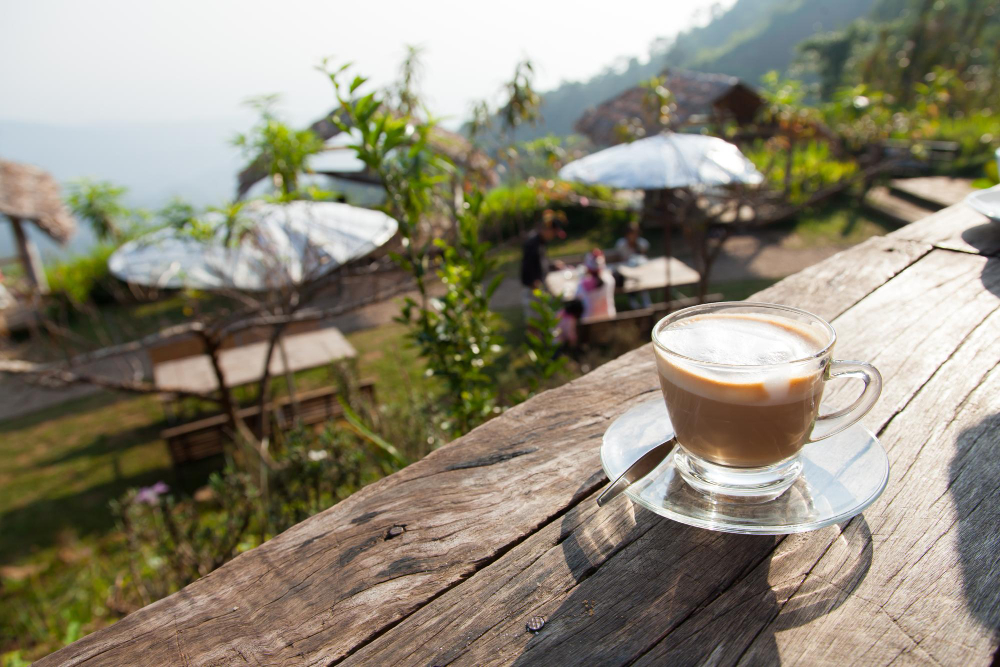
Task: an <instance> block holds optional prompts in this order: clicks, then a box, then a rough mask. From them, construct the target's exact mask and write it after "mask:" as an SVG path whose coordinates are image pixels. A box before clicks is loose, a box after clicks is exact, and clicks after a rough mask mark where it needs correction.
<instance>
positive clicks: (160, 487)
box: [135, 482, 170, 505]
mask: <svg viewBox="0 0 1000 667" xmlns="http://www.w3.org/2000/svg"><path fill="white" fill-rule="evenodd" d="M169 490H170V487H169V486H167V485H166V484H165V483H164V482H157V483H156V484H154V485H152V486H144V487H142V488H141V489H139V491H138V492H137V493H136V494H135V502H137V503H146V504H147V505H156V504H158V503H159V502H160V496H162V495H163V494H164V493H166V492H167V491H169Z"/></svg>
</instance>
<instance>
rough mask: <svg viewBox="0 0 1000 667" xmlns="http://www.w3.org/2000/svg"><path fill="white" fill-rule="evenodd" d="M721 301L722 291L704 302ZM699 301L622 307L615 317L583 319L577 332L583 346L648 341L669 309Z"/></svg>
mask: <svg viewBox="0 0 1000 667" xmlns="http://www.w3.org/2000/svg"><path fill="white" fill-rule="evenodd" d="M713 301H722V295H721V294H709V295H708V296H706V297H705V302H706V303H709V302H713ZM696 303H698V299H697V298H695V297H685V298H683V299H674V300H673V301H671V302H669V303H654V304H653V305H652V306H650V307H649V308H639V309H637V310H623V311H620V312H619V313H618V314H617V315H615V316H614V317H609V318H606V319H599V320H583V321H581V322H580V324H579V325H577V328H576V332H577V336H578V337H579V341H580V344H582V345H610V344H612V343H614V342H615V341H616V340H621V339H622V338H631V339H632V340H641V341H642V342H646V340H648V338H649V335H650V333H652V331H653V326H654V325H655V324H656V323H657V322H659V321H660V318H662V317H663V316H665V315H666V314H667V313H668V312H673V311H675V310H679V309H681V308H687V307H688V306H693V305H695V304H696Z"/></svg>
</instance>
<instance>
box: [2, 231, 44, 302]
mask: <svg viewBox="0 0 1000 667" xmlns="http://www.w3.org/2000/svg"><path fill="white" fill-rule="evenodd" d="M10 223H11V226H12V227H13V228H14V240H15V241H16V242H17V254H18V255H19V256H20V257H21V265H22V266H24V273H25V275H27V276H28V280H29V281H30V282H31V284H32V286H34V288H35V291H36V292H37V293H38V294H48V293H49V283H48V281H47V280H46V279H45V269H44V268H42V259H41V257H39V255H38V248H36V247H35V244H34V243H32V242H31V239H29V238H28V235H27V233H26V232H25V231H24V226H23V222H22V221H21V219H20V218H11V219H10Z"/></svg>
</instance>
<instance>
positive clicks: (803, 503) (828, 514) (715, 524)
mask: <svg viewBox="0 0 1000 667" xmlns="http://www.w3.org/2000/svg"><path fill="white" fill-rule="evenodd" d="M672 433H673V428H672V427H671V425H670V417H669V416H667V407H666V405H664V403H663V399H662V398H657V399H656V400H653V401H649V402H647V403H642V404H640V405H637V406H635V407H634V408H632V409H631V410H629V411H628V412H626V413H625V414H623V415H622V416H621V417H619V418H618V419H616V420H615V421H614V423H613V424H611V426H610V427H609V428H608V430H607V431H606V432H605V433H604V443H603V444H602V445H601V464H602V465H603V466H604V472H606V473H607V475H608V478H609V479H616V478H617V477H618V476H619V475H621V474H622V473H623V472H625V469H626V468H628V466H629V465H631V463H632V462H633V461H635V460H636V459H637V458H639V457H640V456H642V455H643V454H644V453H646V452H647V451H649V450H650V449H652V448H653V447H654V446H655V445H657V444H659V443H661V442H663V441H664V440H666V439H667V438H669V437H670V435H671V434H672ZM801 457H802V464H803V466H802V475H801V476H800V477H799V478H798V479H797V480H795V484H793V485H792V487H791V488H790V489H788V491H786V492H785V493H783V494H782V495H780V496H778V497H777V498H775V499H774V500H771V501H769V502H766V503H758V504H749V503H741V502H740V501H739V500H738V499H735V498H732V497H728V496H709V495H706V494H703V493H701V492H700V491H695V490H694V489H693V488H691V487H690V486H688V485H687V483H686V482H685V481H684V480H683V479H681V476H680V474H679V473H678V472H677V469H676V468H675V467H674V463H673V461H674V457H673V454H671V455H670V456H668V457H667V458H666V459H665V460H664V461H663V463H661V464H660V465H659V466H658V467H657V468H656V469H655V470H654V471H653V472H651V473H650V474H648V475H646V477H644V478H643V479H641V480H639V481H638V482H636V483H635V484H633V485H631V486H630V487H628V488H627V489H626V490H625V493H626V494H628V496H629V497H630V498H632V500H633V501H635V502H637V503H639V504H640V505H642V506H643V507H645V508H646V509H648V510H651V511H653V512H656V513H657V514H659V515H661V516H665V517H667V518H668V519H673V520H674V521H679V522H681V523H686V524H688V525H690V526H697V527H698V528H707V529H709V530H719V531H723V532H726V533H749V534H755V535H784V534H787V533H802V532H805V531H808V530H816V529H818V528H822V527H824V526H829V525H830V524H833V523H840V522H842V521H846V520H847V519H850V518H851V517H852V516H854V515H856V514H860V513H861V511H862V510H864V509H865V508H866V507H868V506H869V505H871V504H872V503H873V502H875V500H876V499H877V498H878V497H879V496H880V495H882V491H884V490H885V486H886V484H887V483H888V482H889V458H888V457H887V456H886V453H885V450H884V449H882V445H881V444H879V441H878V439H877V438H876V437H875V436H874V435H872V433H871V431H869V430H868V429H867V428H865V427H864V426H862V425H861V424H855V425H854V426H851V427H850V428H848V429H847V430H846V431H844V432H842V433H838V434H837V435H835V436H833V437H830V438H827V439H826V440H820V441H819V442H814V443H812V444H809V445H806V446H805V447H804V448H803V449H802V454H801Z"/></svg>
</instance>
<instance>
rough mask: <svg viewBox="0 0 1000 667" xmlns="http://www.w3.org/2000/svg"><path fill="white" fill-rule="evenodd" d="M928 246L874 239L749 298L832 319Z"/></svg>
mask: <svg viewBox="0 0 1000 667" xmlns="http://www.w3.org/2000/svg"><path fill="white" fill-rule="evenodd" d="M930 250H931V246H930V245H928V244H926V243H917V242H912V241H901V240H898V239H893V238H888V237H885V236H875V237H872V238H870V239H868V240H867V241H865V242H864V243H861V244H859V245H856V246H854V247H853V248H850V249H848V250H845V251H843V252H840V253H837V254H836V255H834V256H833V257H830V258H828V259H827V260H825V261H822V262H820V263H819V264H815V265H813V266H810V267H809V268H807V269H804V270H802V271H799V272H798V273H796V274H794V275H791V276H789V277H787V278H785V279H784V280H782V281H780V282H778V283H776V284H774V285H772V286H771V287H769V288H767V289H765V290H763V291H761V292H758V293H757V294H755V295H753V296H752V297H750V299H749V300H750V301H767V302H771V303H784V304H787V305H789V306H797V307H799V308H804V309H806V310H808V311H809V312H811V313H816V314H817V315H819V316H820V317H824V318H826V319H827V320H833V319H834V318H835V317H837V316H838V315H840V314H841V313H843V312H844V311H845V310H847V309H848V308H850V307H851V306H853V305H854V304H856V303H857V302H858V301H860V300H861V299H863V298H864V297H865V296H867V295H868V294H870V293H871V292H873V291H875V290H876V289H877V288H879V287H881V286H882V285H883V284H885V282H886V281H888V280H889V279H890V278H892V277H893V276H895V275H896V274H897V273H899V272H900V271H902V270H903V269H905V268H906V267H907V266H909V265H910V264H912V263H913V262H915V261H916V260H917V259H919V258H920V257H923V256H924V255H926V254H927V253H928V252H930Z"/></svg>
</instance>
